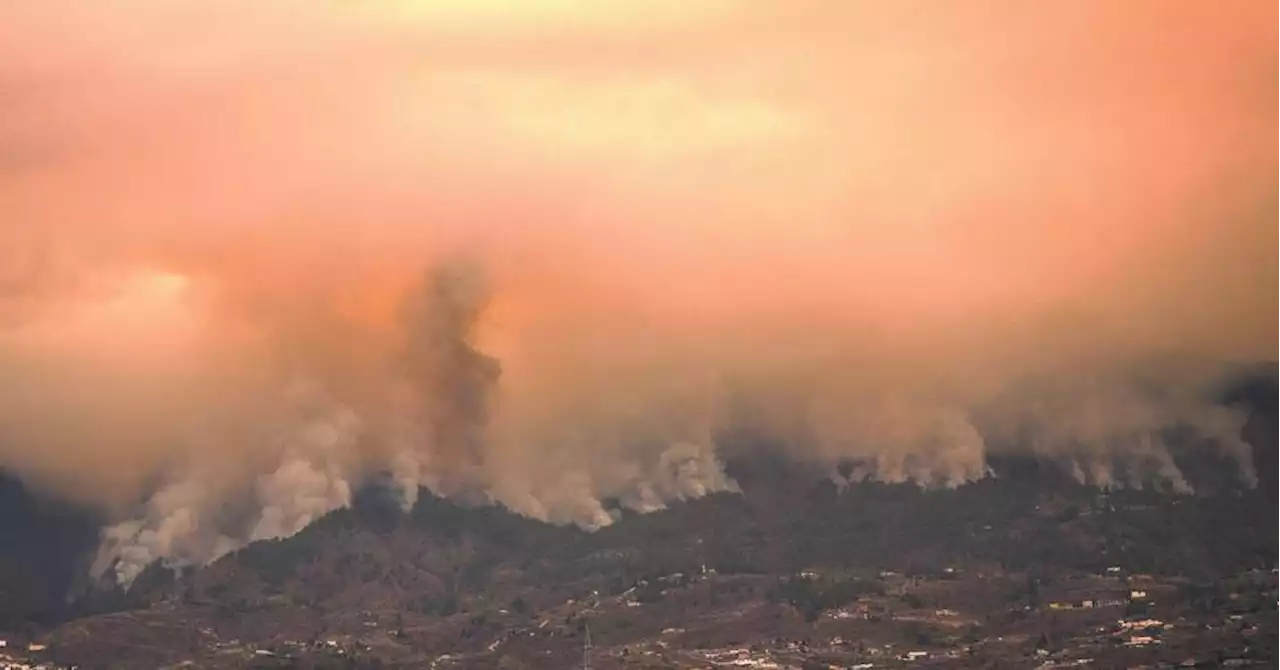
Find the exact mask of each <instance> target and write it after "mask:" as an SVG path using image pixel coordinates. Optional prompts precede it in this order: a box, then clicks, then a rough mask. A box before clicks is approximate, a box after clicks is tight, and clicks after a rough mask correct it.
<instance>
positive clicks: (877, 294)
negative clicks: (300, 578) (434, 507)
mask: <svg viewBox="0 0 1280 670" xmlns="http://www.w3.org/2000/svg"><path fill="white" fill-rule="evenodd" d="M1275 12H1276V9H1275V7H1274V5H1269V4H1266V3H1245V4H1241V5H1239V6H1236V7H1234V8H1233V11H1231V12H1223V11H1217V10H1215V9H1214V8H1211V7H1199V6H1193V5H1191V4H1180V5H1176V6H1171V5H1169V4H1168V3H1156V2H1126V3H1101V2H1099V3H1091V2H1083V3H1082V2H1062V3H1057V2H1047V3H1036V4H1034V5H1022V4H1007V3H998V2H976V3H975V2H966V3H956V4H955V5H953V6H939V5H938V4H937V3H928V4H925V3H914V2H905V3H894V4H892V5H887V4H886V3H856V2H848V3H835V2H788V3H777V4H772V3H736V2H720V1H718V0H706V1H701V0H699V1H689V0H683V1H681V2H653V1H648V2H605V1H601V2H591V3H577V2H567V1H560V0H548V1H546V2H527V3H512V4H511V5H510V6H507V5H506V4H503V3H491V2H477V1H475V0H470V1H468V2H443V1H441V2H432V1H428V0H424V1H421V2H411V1H408V0H404V1H392V0H375V1H373V2H362V3H344V2H329V1H327V0H312V1H310V2H305V3H296V2H283V3H278V4H271V5H263V4H262V3H249V2H244V1H242V0H231V1H229V2H217V3H213V2H209V3H203V2H195V1H194V0H183V1H180V2H151V1H150V0H111V1H108V2H98V3H79V2H62V1H58V0H51V1H47V2H39V3H10V4H8V5H5V6H3V7H0V212H2V213H3V214H0V217H3V218H2V219H0V467H4V468H6V469H11V470H13V471H15V472H18V473H19V474H21V475H22V476H23V477H24V478H26V479H28V480H30V481H33V482H37V483H39V484H41V485H44V486H46V487H49V488H51V489H53V490H56V491H58V492H60V493H62V494H63V495H67V496H71V497H73V498H76V499H78V500H80V501H83V502H86V503H90V504H94V505H99V506H101V507H102V508H104V509H105V510H107V511H108V512H109V513H111V514H112V515H114V516H115V518H117V519H118V520H119V523H118V525H114V526H112V527H110V528H108V529H106V530H105V531H104V535H103V545H102V550H101V552H100V555H99V557H98V560H97V561H96V563H95V565H94V572H95V574H98V575H102V574H107V573H111V574H114V575H115V578H116V579H117V580H119V581H120V582H122V583H129V582H130V581H132V579H133V578H134V577H136V576H137V574H139V573H140V571H141V570H142V568H143V567H145V566H146V565H147V564H149V563H150V562H152V561H154V560H163V561H166V562H167V563H168V564H170V565H199V564H202V563H204V562H207V561H209V560H212V559H214V558H216V557H218V556H220V555H223V554H225V553H226V552H228V551H232V550H234V549H235V548H236V547H239V546H242V545H243V544H244V543H246V542H249V541H252V540H256V539H263V538H273V537H282V536H287V535H290V534H292V533H295V532H297V531H298V530H300V529H301V528H303V527H305V526H306V525H307V524H308V523H310V522H311V521H312V520H314V519H316V518H318V517H319V516H321V515H323V514H325V513H326V512H328V511H330V510H333V509H336V508H340V507H342V506H345V505H347V504H349V503H350V501H351V498H352V495H353V491H354V490H356V489H357V488H358V487H360V486H362V485H364V484H365V483H367V482H369V481H373V480H375V479H376V478H379V477H384V476H389V477H388V479H389V480H390V481H392V482H394V486H395V487H396V489H397V490H398V493H399V494H400V495H401V496H402V502H403V503H404V504H405V505H406V506H412V504H413V503H414V501H415V500H416V496H417V494H418V487H419V486H425V487H427V488H429V489H431V490H433V491H436V492H438V493H440V494H442V495H448V496H453V497H457V498H459V499H463V500H469V501H493V502H500V503H502V504H504V505H507V506H508V507H510V508H511V509H513V510H516V511H518V512H520V513H523V514H527V515H529V516H532V517H536V518H539V519H544V520H547V521H551V522H556V523H577V524H581V525H583V526H584V527H599V526H603V525H606V524H609V523H611V522H612V521H613V520H614V518H615V515H616V514H617V510H615V509H612V508H611V507H610V505H609V504H606V503H605V502H604V501H606V500H617V501H620V504H622V505H623V506H624V507H627V508H630V509H634V510H639V511H651V510H655V509H660V508H662V507H663V506H665V505H668V504H670V503H671V502H672V501H676V500H681V499H688V498H695V497H698V496H702V495H706V494H708V493H712V492H717V491H733V490H736V489H737V484H736V483H735V482H734V481H733V479H732V478H730V477H729V476H728V475H726V473H725V471H724V463H725V461H726V459H727V458H729V457H730V456H733V455H736V454H739V453H751V452H752V451H753V450H757V449H766V448H772V449H781V450H783V451H785V452H786V453H787V454H789V455H791V456H792V457H794V458H798V459H806V460H813V461H817V462H820V463H828V464H830V465H831V466H832V469H833V472H835V473H836V474H835V475H833V476H835V477H837V478H838V479H840V480H841V481H849V480H853V479H859V478H864V477H872V478H877V479H881V480H886V481H913V482H917V483H920V484H922V485H929V486H959V485H962V484H964V483H965V482H969V481H973V480H975V479H979V478H982V477H986V476H989V475H990V473H991V469H990V467H989V459H990V458H991V457H992V456H996V455H1001V454H1035V455H1039V456H1041V457H1043V458H1044V459H1046V460H1049V461H1054V462H1057V463H1060V464H1061V466H1062V467H1063V469H1064V471H1065V472H1068V473H1070V474H1072V475H1073V476H1075V477H1076V478H1077V479H1078V480H1080V481H1081V482H1084V483H1088V484H1092V485H1097V486H1160V487H1166V488H1172V489H1176V490H1180V491H1189V490H1190V488H1191V485H1190V484H1189V483H1188V482H1187V480H1186V477H1184V476H1183V473H1181V472H1179V469H1178V467H1177V465H1176V463H1175V460H1174V458H1173V456H1174V455H1173V453H1172V450H1171V441H1173V440H1175V438H1176V439H1177V440H1183V441H1186V440H1190V441H1191V442H1194V443H1196V444H1202V445H1203V448H1205V449H1212V450H1216V451H1218V452H1219V453H1221V454H1223V455H1224V456H1226V457H1227V458H1229V459H1231V460H1232V461H1233V462H1235V463H1236V464H1237V465H1238V467H1239V470H1240V476H1241V479H1242V481H1244V482H1246V483H1247V482H1250V481H1252V480H1253V478H1254V473H1253V470H1252V467H1253V466H1252V462H1251V460H1250V457H1249V450H1248V448H1247V447H1246V445H1244V444H1243V443H1242V442H1241V441H1240V437H1239V434H1240V428H1241V425H1242V424H1243V421H1244V418H1245V417H1244V416H1242V415H1241V414H1240V413H1239V412H1238V411H1236V410H1234V409H1232V408H1229V407H1221V406H1219V405H1217V404H1216V403H1215V402H1214V400H1213V399H1212V398H1211V395H1210V393H1209V390H1210V389H1211V388H1213V385H1214V384H1215V383H1216V382H1217V381H1218V379H1219V377H1220V375H1221V374H1222V372H1223V370H1224V369H1226V368H1225V367H1224V366H1226V365H1228V364H1230V363H1233V362H1241V361H1243V362H1249V361H1257V360H1274V358H1275V355H1276V349H1275V347H1276V342H1277V326H1276V323H1277V313H1276V304H1277V289H1276V282H1275V277H1276V270H1277V267H1276V255H1275V249H1276V248H1277V236H1276V226H1275V220H1276V216H1277V214H1276V207H1275V203H1276V191H1275V184H1276V181H1277V171H1276V162H1275V156H1274V154H1273V153H1272V149H1271V147H1272V146H1274V144H1275V140H1276V126H1275V118H1276V112H1277V110H1276V102H1275V101H1276V99H1277V97H1276V92H1277V91H1276V84H1275V81H1276V78H1275V69H1274V62H1275V60H1274V56H1275V53H1276V36H1275V32H1274V31H1273V30H1271V29H1270V28H1269V26H1273V25H1274V23H1275V20H1276V16H1275ZM837 465H839V466H840V467H839V468H837Z"/></svg>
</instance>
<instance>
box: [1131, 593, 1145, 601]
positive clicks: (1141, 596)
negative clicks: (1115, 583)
mask: <svg viewBox="0 0 1280 670" xmlns="http://www.w3.org/2000/svg"><path fill="white" fill-rule="evenodd" d="M1146 597H1147V592H1146V591H1130V592H1129V600H1142V599H1144V598H1146Z"/></svg>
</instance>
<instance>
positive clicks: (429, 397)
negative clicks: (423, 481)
mask: <svg viewBox="0 0 1280 670" xmlns="http://www.w3.org/2000/svg"><path fill="white" fill-rule="evenodd" d="M488 300H489V287H488V285H487V284H486V282H485V280H484V276H483V275H482V273H481V271H480V269H479V268H477V267H475V266H471V265H465V264H453V265H448V266H444V267H441V268H437V269H434V270H432V271H430V272H428V274H427V276H426V278H425V281H424V283H423V287H422V292H421V295H420V297H419V299H417V300H413V301H411V303H410V304H409V305H408V309H407V310H406V313H405V321H406V331H407V339H408V341H407V343H406V344H407V351H406V370H405V374H406V377H407V378H408V380H409V382H410V384H411V385H412V386H413V389H414V391H415V393H416V394H417V395H418V399H419V402H420V405H419V409H420V412H421V415H420V416H419V420H420V421H421V422H422V425H423V426H424V428H425V429H426V436H427V439H429V440H430V442H431V444H429V445H424V446H425V448H426V451H428V452H429V453H430V454H431V459H432V467H433V469H434V470H436V471H437V472H438V473H440V474H441V475H443V477H444V480H443V482H442V483H443V484H444V485H445V486H447V487H449V488H450V489H454V490H457V489H460V488H467V487H465V486H464V485H463V481H459V479H462V480H466V479H468V473H472V472H474V470H475V469H476V468H478V467H479V466H481V465H482V464H483V463H484V439H485V435H484V433H485V424H486V423H487V421H488V419H489V406H490V401H491V396H492V392H493V389H494V388H495V387H496V385H497V383H498V378H499V377H500V376H501V374H502V366H501V365H500V364H499V362H498V360H497V359H495V358H493V357H491V356H487V355H485V354H484V353H483V352H481V351H479V350H478V349H476V347H475V346H474V337H475V329H476V324H477V322H478V320H479V318H480V316H481V315H482V314H483V313H484V310H485V307H486V306H487V305H488Z"/></svg>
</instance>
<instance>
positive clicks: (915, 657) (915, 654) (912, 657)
mask: <svg viewBox="0 0 1280 670" xmlns="http://www.w3.org/2000/svg"><path fill="white" fill-rule="evenodd" d="M926 658H929V652H927V651H909V652H907V653H906V655H905V656H903V657H902V660H904V661H921V660H924V659H926Z"/></svg>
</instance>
